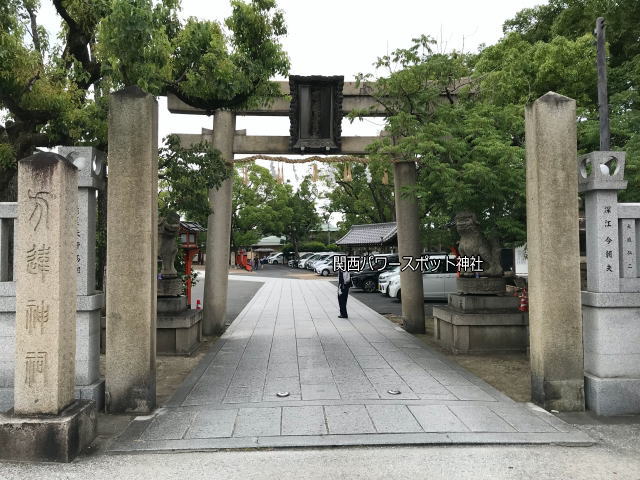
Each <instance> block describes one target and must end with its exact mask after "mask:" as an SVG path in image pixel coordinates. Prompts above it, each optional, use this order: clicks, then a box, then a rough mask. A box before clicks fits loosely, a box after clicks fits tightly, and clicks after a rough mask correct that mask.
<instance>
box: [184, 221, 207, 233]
mask: <svg viewBox="0 0 640 480" xmlns="http://www.w3.org/2000/svg"><path fill="white" fill-rule="evenodd" d="M180 226H181V227H182V228H184V229H185V230H189V231H190V232H206V231H207V229H206V228H204V227H203V226H202V225H200V224H199V223H198V222H180Z"/></svg>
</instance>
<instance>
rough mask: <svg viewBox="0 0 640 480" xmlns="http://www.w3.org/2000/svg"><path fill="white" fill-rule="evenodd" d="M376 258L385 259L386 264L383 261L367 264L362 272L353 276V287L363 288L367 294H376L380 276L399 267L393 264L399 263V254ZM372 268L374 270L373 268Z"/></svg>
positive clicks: (376, 256)
mask: <svg viewBox="0 0 640 480" xmlns="http://www.w3.org/2000/svg"><path fill="white" fill-rule="evenodd" d="M374 257H375V258H378V257H385V258H386V263H385V262H384V261H383V260H381V259H379V260H377V261H376V263H375V264H374V265H371V264H370V263H369V262H367V265H366V266H365V268H364V269H363V270H362V271H360V272H356V273H353V274H352V275H351V282H352V283H353V286H354V287H355V288H361V289H362V290H364V291H365V292H367V293H371V292H375V291H376V289H377V288H378V277H379V276H380V274H382V273H383V272H385V271H389V270H390V269H393V268H395V267H396V266H397V265H391V264H392V263H397V262H398V261H399V260H398V255H397V254H385V255H375V256H374ZM372 266H373V267H374V268H372Z"/></svg>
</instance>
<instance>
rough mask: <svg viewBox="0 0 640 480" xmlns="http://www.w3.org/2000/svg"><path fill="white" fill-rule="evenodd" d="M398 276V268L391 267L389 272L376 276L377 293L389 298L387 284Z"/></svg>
mask: <svg viewBox="0 0 640 480" xmlns="http://www.w3.org/2000/svg"><path fill="white" fill-rule="evenodd" d="M399 275H400V267H399V266H397V267H393V268H392V269H391V270H387V271H386V272H382V273H381V274H380V276H378V291H379V292H380V293H382V294H383V295H384V296H386V297H388V296H389V291H388V289H389V282H391V280H392V279H393V278H395V277H397V276H399Z"/></svg>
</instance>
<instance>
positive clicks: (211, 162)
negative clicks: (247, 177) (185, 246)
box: [158, 135, 232, 226]
mask: <svg viewBox="0 0 640 480" xmlns="http://www.w3.org/2000/svg"><path fill="white" fill-rule="evenodd" d="M158 172H159V177H160V179H159V189H160V191H159V193H158V208H159V213H160V215H163V214H164V213H166V212H168V211H175V212H179V213H181V214H184V215H185V216H186V218H187V219H188V220H192V221H196V222H198V223H200V225H205V226H206V225H207V218H208V216H209V213H210V211H209V199H208V191H209V189H212V188H217V187H219V186H220V184H221V183H222V181H223V180H224V179H225V178H227V177H229V176H230V175H231V174H232V168H231V167H230V166H229V165H228V164H227V163H226V162H224V161H223V160H222V158H221V157H220V155H218V153H217V152H216V151H214V150H211V149H210V148H209V146H208V145H206V144H203V143H201V144H197V145H193V146H191V147H189V148H185V147H182V145H180V139H179V137H178V136H177V135H170V136H169V137H167V138H166V139H165V144H164V145H163V147H162V148H161V149H160V153H159V156H158Z"/></svg>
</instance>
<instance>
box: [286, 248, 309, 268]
mask: <svg viewBox="0 0 640 480" xmlns="http://www.w3.org/2000/svg"><path fill="white" fill-rule="evenodd" d="M311 255H313V252H300V254H299V255H298V256H297V257H295V258H292V259H291V260H289V261H288V262H287V265H289V266H290V267H291V268H298V263H300V260H303V259H305V258H309V257H310V256H311Z"/></svg>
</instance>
